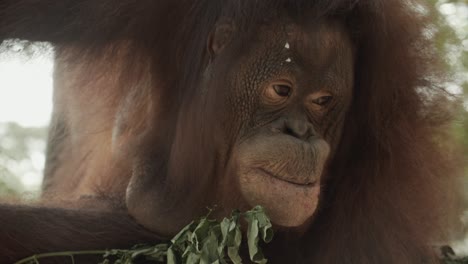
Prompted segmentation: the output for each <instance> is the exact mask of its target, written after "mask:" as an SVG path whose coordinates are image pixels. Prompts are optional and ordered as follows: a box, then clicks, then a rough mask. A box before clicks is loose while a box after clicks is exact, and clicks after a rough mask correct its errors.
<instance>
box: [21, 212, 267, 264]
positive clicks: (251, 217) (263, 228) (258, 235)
mask: <svg viewBox="0 0 468 264" xmlns="http://www.w3.org/2000/svg"><path fill="white" fill-rule="evenodd" d="M241 217H243V218H244V219H245V220H246V221H247V224H248V228H247V245H248V251H249V258H250V260H251V261H253V262H254V263H260V264H264V263H267V259H266V258H265V256H264V255H263V252H262V250H261V248H260V245H259V244H260V242H261V241H263V242H265V243H269V242H270V241H271V240H272V238H273V229H272V224H271V222H270V219H269V218H268V217H267V216H266V214H265V211H264V209H263V207H261V206H256V207H255V208H253V209H252V210H250V211H247V212H245V213H241V212H239V211H237V210H236V211H233V212H232V214H231V216H230V217H228V218H224V219H223V220H222V221H220V222H219V221H217V220H214V219H209V218H208V216H205V217H203V218H201V219H200V220H198V221H193V222H191V223H190V224H189V225H187V226H186V227H184V228H183V229H182V230H181V231H180V232H179V233H178V234H177V235H176V236H175V237H174V238H173V239H171V241H169V242H167V243H162V244H157V245H153V246H148V245H136V246H134V247H133V248H131V249H112V250H93V251H73V252H56V253H44V254H38V255H34V256H31V257H28V258H25V259H23V260H20V261H18V262H16V263H15V264H40V262H39V260H40V259H44V258H51V257H70V258H71V260H72V263H75V260H74V256H79V255H102V256H103V261H102V262H101V263H100V264H110V263H114V264H133V263H135V261H136V260H137V259H138V260H145V263H167V264H182V263H184V264H208V263H210V264H211V263H214V264H229V263H233V264H240V263H242V258H241V256H240V254H239V251H240V246H241V244H242V232H241V224H240V219H241ZM111 259H116V260H115V261H114V262H112V261H111Z"/></svg>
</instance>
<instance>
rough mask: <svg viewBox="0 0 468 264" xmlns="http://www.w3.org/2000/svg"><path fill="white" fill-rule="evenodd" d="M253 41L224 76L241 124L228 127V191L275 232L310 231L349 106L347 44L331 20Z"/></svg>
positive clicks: (350, 57) (284, 28)
mask: <svg viewBox="0 0 468 264" xmlns="http://www.w3.org/2000/svg"><path fill="white" fill-rule="evenodd" d="M278 27H280V28H282V30H280V31H278ZM257 38H258V39H257V40H256V41H255V43H254V44H253V47H252V48H251V49H250V50H249V52H248V53H247V54H246V55H244V56H243V57H242V58H240V59H239V63H237V64H236V65H237V67H239V68H238V69H233V70H232V73H235V74H232V75H230V77H229V78H230V83H231V86H230V87H231V89H229V91H230V94H229V95H228V96H227V98H229V99H228V102H227V105H228V106H229V108H230V109H229V110H228V111H232V114H230V115H229V114H228V115H226V116H236V117H237V118H238V119H240V120H236V121H235V122H233V121H232V120H231V122H229V121H228V120H226V122H225V123H226V124H228V126H230V127H229V128H226V129H227V131H234V132H231V134H232V133H237V135H235V137H236V143H235V144H234V148H233V150H232V153H230V162H229V164H230V165H229V166H230V170H231V171H233V172H232V173H233V174H234V175H230V176H229V178H230V179H231V180H230V181H231V182H230V184H231V185H232V184H233V183H234V184H237V185H238V188H239V190H240V193H241V196H242V199H243V200H244V202H245V205H244V206H245V208H250V207H252V206H255V205H263V206H264V207H265V208H266V210H267V213H268V214H269V215H270V217H271V219H272V221H273V223H274V224H276V225H277V226H282V227H286V228H289V227H303V226H307V224H308V223H309V222H310V220H311V218H312V216H313V214H314V212H315V211H316V210H317V205H318V199H319V194H320V188H321V185H320V183H321V180H322V179H323V177H324V175H325V174H326V170H327V168H326V164H327V161H328V160H330V158H331V156H332V155H333V151H334V149H335V148H336V147H337V144H338V142H339V139H340V137H341V133H342V131H341V130H342V126H343V122H344V118H345V115H346V112H347V110H348V108H349V105H350V102H351V97H352V86H353V49H352V45H351V41H350V39H349V37H348V36H347V34H346V33H345V30H344V28H343V27H342V26H341V25H340V24H339V23H336V22H330V21H328V22H321V23H315V24H314V25H310V26H307V27H301V26H298V25H295V24H290V23H289V24H286V25H283V26H276V28H275V26H273V27H272V28H267V29H265V30H262V32H261V33H260V34H259V35H258V36H257ZM233 123H235V124H238V125H239V127H236V128H233V127H232V126H233V125H232V124H233ZM228 133H229V132H228ZM231 188H233V187H231ZM237 207H238V205H237Z"/></svg>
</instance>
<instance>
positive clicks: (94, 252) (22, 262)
mask: <svg viewBox="0 0 468 264" xmlns="http://www.w3.org/2000/svg"><path fill="white" fill-rule="evenodd" d="M106 252H107V251H106V250H89V251H64V252H53V253H44V254H37V255H33V256H30V257H28V258H25V259H22V260H20V261H17V262H15V263H14V264H26V263H29V262H30V261H36V262H37V260H38V259H41V258H52V257H71V258H73V256H78V255H104V254H106Z"/></svg>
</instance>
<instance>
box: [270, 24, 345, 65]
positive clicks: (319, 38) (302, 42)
mask: <svg viewBox="0 0 468 264" xmlns="http://www.w3.org/2000/svg"><path fill="white" fill-rule="evenodd" d="M282 31H283V32H282V33H280V34H282V35H283V39H285V40H286V43H287V44H288V45H287V46H289V49H290V51H289V52H290V54H291V55H292V56H293V57H295V59H296V60H300V61H302V62H303V63H305V64H312V65H310V66H316V67H323V66H326V65H327V64H330V63H331V62H332V61H334V60H335V59H336V58H337V57H340V56H343V55H346V53H351V41H350V39H349V36H348V33H347V32H346V30H345V28H344V26H343V25H342V24H341V23H339V22H338V21H333V20H323V21H316V22H312V23H308V24H305V25H297V24H294V23H288V24H286V25H285V26H283V30H282ZM280 32H281V31H280ZM278 37H280V36H278ZM285 46H286V44H285Z"/></svg>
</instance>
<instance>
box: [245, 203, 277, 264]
mask: <svg viewBox="0 0 468 264" xmlns="http://www.w3.org/2000/svg"><path fill="white" fill-rule="evenodd" d="M245 219H246V220H247V222H248V228H247V245H248V248H249V255H250V260H252V261H253V262H255V263H260V264H264V263H267V259H266V258H265V257H264V255H263V252H262V250H261V249H260V247H259V241H260V238H261V239H262V240H263V241H264V242H266V243H268V242H270V241H271V239H273V229H272V225H271V222H270V220H269V219H268V217H266V215H265V211H264V209H263V207H261V206H256V207H255V208H254V209H253V210H251V211H248V212H246V213H245Z"/></svg>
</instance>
